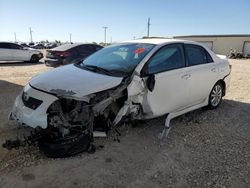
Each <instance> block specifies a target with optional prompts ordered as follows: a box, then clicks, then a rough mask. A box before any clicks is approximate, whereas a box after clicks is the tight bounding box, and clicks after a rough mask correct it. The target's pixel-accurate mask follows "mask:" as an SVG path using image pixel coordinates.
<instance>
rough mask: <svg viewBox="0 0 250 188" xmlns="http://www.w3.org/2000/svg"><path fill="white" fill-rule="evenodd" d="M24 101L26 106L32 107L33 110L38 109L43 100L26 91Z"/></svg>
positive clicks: (23, 96) (23, 95)
mask: <svg viewBox="0 0 250 188" xmlns="http://www.w3.org/2000/svg"><path fill="white" fill-rule="evenodd" d="M22 101H23V104H24V105H25V106H26V107H28V108H31V109H32V110H35V109H37V108H38V107H39V106H40V105H41V104H42V102H43V101H41V100H39V99H35V98H33V97H31V96H29V95H28V93H27V92H25V91H24V92H23V93H22Z"/></svg>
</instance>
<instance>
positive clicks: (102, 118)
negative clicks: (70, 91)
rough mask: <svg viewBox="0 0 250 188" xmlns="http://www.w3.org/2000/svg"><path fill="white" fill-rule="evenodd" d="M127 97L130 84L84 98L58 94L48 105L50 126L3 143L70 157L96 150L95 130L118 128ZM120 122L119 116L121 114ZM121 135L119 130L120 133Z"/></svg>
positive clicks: (54, 156)
mask: <svg viewBox="0 0 250 188" xmlns="http://www.w3.org/2000/svg"><path fill="white" fill-rule="evenodd" d="M126 100H127V84H125V83H122V84H121V85H119V86H117V87H116V88H113V89H109V90H106V91H101V92H98V93H95V94H91V95H90V96H89V98H88V102H87V100H86V97H85V98H84V100H76V99H72V98H70V97H67V98H65V97H62V96H58V100H56V101H54V102H53V103H52V104H51V105H50V106H49V108H48V109H47V112H46V113H47V128H46V129H42V128H39V127H36V128H35V129H34V130H32V131H31V132H30V136H28V137H24V138H23V139H22V138H19V139H17V140H7V141H6V142H5V143H4V144H3V147H5V148H7V149H12V148H19V147H20V146H26V145H37V146H38V147H39V149H40V150H41V151H42V152H43V153H44V154H45V155H46V156H48V157H53V158H56V157H67V156H72V155H74V154H77V153H80V152H82V151H88V152H91V153H92V152H94V151H95V146H94V145H93V144H92V143H93V141H94V136H95V135H94V134H95V133H96V132H97V133H104V134H106V133H107V132H108V131H110V130H111V129H115V127H116V125H115V119H116V118H117V115H118V113H119V111H120V110H121V108H122V107H123V106H124V103H125V101H126ZM119 122H120V118H119ZM118 135H119V133H118Z"/></svg>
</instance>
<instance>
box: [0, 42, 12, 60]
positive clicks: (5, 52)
mask: <svg viewBox="0 0 250 188" xmlns="http://www.w3.org/2000/svg"><path fill="white" fill-rule="evenodd" d="M10 60H12V51H11V49H10V45H9V43H5V42H3V43H0V61H10Z"/></svg>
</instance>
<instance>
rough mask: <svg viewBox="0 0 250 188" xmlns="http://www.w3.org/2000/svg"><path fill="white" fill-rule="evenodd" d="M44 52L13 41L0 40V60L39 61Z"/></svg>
mask: <svg viewBox="0 0 250 188" xmlns="http://www.w3.org/2000/svg"><path fill="white" fill-rule="evenodd" d="M41 58H43V54H42V53H41V52H40V51H38V50H35V49H32V48H26V47H23V46H21V45H19V44H16V43H12V42H0V61H30V62H32V63H36V62H38V61H39V60H40V59H41Z"/></svg>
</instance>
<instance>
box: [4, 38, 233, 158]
mask: <svg viewBox="0 0 250 188" xmlns="http://www.w3.org/2000/svg"><path fill="white" fill-rule="evenodd" d="M62 53H65V51H63V52H62ZM230 72H231V66H230V65H229V62H228V60H227V59H226V58H225V56H218V55H216V54H214V52H212V51H211V50H210V49H208V48H207V47H205V46H203V45H202V44H199V43H196V42H192V41H184V40H174V39H144V40H133V41H126V42H123V43H120V44H115V45H111V46H108V47H105V48H103V49H101V50H99V51H98V52H96V53H94V54H92V55H90V56H89V57H87V58H86V59H85V60H83V61H81V62H80V63H79V64H74V65H68V66H63V67H60V68H57V69H53V70H50V71H48V72H45V73H42V74H40V75H38V76H35V77H34V78H33V79H31V80H30V81H29V83H28V84H27V85H26V86H25V87H24V89H23V91H22V92H21V93H20V95H19V96H18V97H17V99H16V101H15V103H14V107H13V110H12V111H11V113H10V116H9V118H10V119H11V120H16V121H17V122H19V124H20V125H27V126H29V127H32V128H34V129H36V130H37V132H36V134H37V135H36V134H31V135H32V137H34V140H36V141H38V142H39V144H38V146H39V147H40V149H41V151H43V152H44V153H45V154H46V155H47V156H50V157H65V156H70V155H73V154H76V153H79V152H82V151H84V150H87V149H88V147H89V146H91V144H90V142H91V141H93V136H94V135H95V134H94V132H93V131H95V130H96V127H100V126H101V127H102V128H103V130H105V129H106V130H105V131H108V130H110V129H112V127H113V128H114V127H115V126H116V125H117V124H118V123H119V122H122V121H123V120H124V121H125V122H127V121H133V120H146V119H152V118H156V117H159V116H163V115H165V116H166V121H165V129H164V130H163V132H162V135H165V133H166V132H167V130H170V129H169V122H170V120H171V119H172V118H174V117H177V116H179V115H181V114H184V113H187V112H190V111H192V110H195V109H198V108H201V107H204V106H208V107H209V108H210V109H216V108H217V107H218V106H219V105H220V104H221V101H222V97H223V96H224V95H225V94H226V92H227V89H228V86H229V80H230ZM40 135H43V136H44V138H41V137H39V136H40ZM9 143H10V142H9ZM9 145H10V144H8V142H7V143H6V145H5V147H7V146H9Z"/></svg>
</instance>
